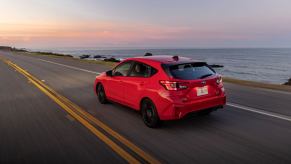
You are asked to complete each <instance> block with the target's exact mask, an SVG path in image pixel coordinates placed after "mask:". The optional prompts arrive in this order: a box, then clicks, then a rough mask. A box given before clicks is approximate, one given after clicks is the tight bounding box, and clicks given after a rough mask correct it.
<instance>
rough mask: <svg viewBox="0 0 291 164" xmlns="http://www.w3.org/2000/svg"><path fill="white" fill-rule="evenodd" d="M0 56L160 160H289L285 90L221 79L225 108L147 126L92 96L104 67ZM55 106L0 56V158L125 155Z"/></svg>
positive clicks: (92, 159)
mask: <svg viewBox="0 0 291 164" xmlns="http://www.w3.org/2000/svg"><path fill="white" fill-rule="evenodd" d="M0 57H5V58H6V59H9V60H10V61H12V62H13V63H15V64H17V65H18V66H20V67H21V68H23V69H25V70H27V71H28V72H29V73H31V74H32V75H34V76H35V77H36V78H38V79H39V80H42V81H43V82H44V83H45V84H46V85H48V86H50V87H51V88H52V89H54V90H55V91H56V92H58V93H59V94H61V95H63V96H64V97H66V98H68V99H69V100H70V101H72V102H73V103H75V104H77V105H78V106H80V107H81V108H82V109H84V110H86V111H87V112H88V113H90V114H91V115H92V116H94V117H95V118H98V119H99V120H100V121H102V122H103V123H104V124H106V125H108V126H109V127H110V128H111V129H113V130H115V131H116V132H117V133H118V134H120V135H122V136H124V137H125V138H127V139H128V140H129V141H131V142H132V143H134V144H135V145H136V146H137V147H139V148H140V149H142V150H143V151H144V152H147V153H148V154H149V155H150V156H152V157H154V158H155V159H157V160H159V161H160V162H161V163H291V119H290V118H291V94H290V93H287V92H280V91H273V90H267V89H258V88H252V87H245V86H240V85H235V84H228V83H226V84H225V87H226V91H227V95H228V102H229V103H230V105H227V106H226V107H225V108H224V109H222V110H219V111H216V112H214V113H212V114H211V115H210V116H205V117H198V116H189V117H187V118H185V119H182V120H178V121H170V122H165V123H163V126H162V127H161V128H158V129H150V128H147V127H146V126H145V125H144V124H143V122H142V120H141V118H140V115H139V113H137V112H135V111H133V110H131V109H129V108H127V107H124V106H121V105H119V104H115V103H112V104H107V105H101V104H99V103H98V101H97V99H96V96H95V94H94V91H93V82H94V79H95V76H96V75H97V74H96V72H102V71H105V70H107V69H109V68H108V67H105V66H102V65H96V64H92V63H87V62H80V61H77V60H71V59H64V58H53V57H46V56H25V55H19V54H17V53H11V52H4V51H0ZM231 104H234V105H232V106H231ZM236 105H239V106H241V107H234V106H236ZM61 108H62V107H60V106H59V105H57V104H56V103H55V102H54V101H52V100H51V99H50V98H49V97H48V96H46V95H45V94H44V93H42V92H41V91H40V90H39V89H38V88H36V87H35V86H34V85H32V84H31V83H30V82H29V81H28V80H27V79H26V78H25V77H24V76H23V75H21V74H20V73H19V72H16V71H15V70H14V69H13V68H11V67H10V66H8V65H7V64H5V63H3V62H2V61H0V163H1V164H2V163H14V162H17V163H34V162H35V163H56V162H59V163H72V162H73V163H98V162H99V163H101V162H102V163H104V162H107V163H123V162H126V160H124V158H122V157H121V156H120V155H118V154H117V153H116V152H114V151H112V149H111V148H110V147H109V146H108V145H107V144H105V143H104V142H102V141H101V140H100V139H99V138H98V137H96V136H94V135H93V134H92V133H91V132H90V131H89V130H88V129H87V128H86V127H84V126H83V125H81V124H80V123H79V122H78V121H77V120H76V119H74V118H73V117H71V116H70V115H69V114H68V113H67V112H65V111H64V110H62V109H61ZM246 109H251V110H255V111H249V110H246ZM256 111H260V112H261V113H258V112H256ZM274 116H275V117H274ZM276 116H280V117H276ZM284 118H285V119H284ZM288 119H290V120H288ZM105 134H106V133H105ZM106 135H107V136H108V137H109V138H110V139H112V140H113V141H114V142H116V143H117V144H118V145H120V146H121V147H122V148H123V149H124V150H126V151H127V152H129V153H130V154H131V155H132V156H134V157H135V158H137V159H138V160H139V161H141V162H145V161H146V160H143V159H141V157H138V155H136V154H135V153H134V152H133V151H131V150H129V148H127V147H126V146H123V145H122V144H120V142H119V141H118V140H116V139H114V138H112V137H111V136H110V135H108V134H106Z"/></svg>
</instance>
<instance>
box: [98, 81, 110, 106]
mask: <svg viewBox="0 0 291 164" xmlns="http://www.w3.org/2000/svg"><path fill="white" fill-rule="evenodd" d="M97 96H98V100H99V102H100V103H101V104H106V103H107V102H108V101H107V97H106V94H105V90H104V87H103V85H102V84H98V86H97Z"/></svg>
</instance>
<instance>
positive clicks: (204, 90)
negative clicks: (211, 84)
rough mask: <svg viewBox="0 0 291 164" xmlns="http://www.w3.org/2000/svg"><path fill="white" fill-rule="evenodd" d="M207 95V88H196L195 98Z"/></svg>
mask: <svg viewBox="0 0 291 164" xmlns="http://www.w3.org/2000/svg"><path fill="white" fill-rule="evenodd" d="M207 94H208V88H207V87H206V86H205V87H199V88H197V96H203V95H207Z"/></svg>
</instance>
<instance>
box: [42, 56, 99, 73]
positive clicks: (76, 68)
mask: <svg viewBox="0 0 291 164" xmlns="http://www.w3.org/2000/svg"><path fill="white" fill-rule="evenodd" d="M39 60H41V61H43V62H47V63H51V64H55V65H60V66H63V67H67V68H71V69H74V70H78V71H83V72H88V73H93V74H97V75H99V74H100V72H94V71H89V70H86V69H82V68H78V67H74V66H69V65H65V64H61V63H56V62H52V61H48V60H44V59H39Z"/></svg>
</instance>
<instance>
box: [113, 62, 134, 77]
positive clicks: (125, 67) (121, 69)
mask: <svg viewBox="0 0 291 164" xmlns="http://www.w3.org/2000/svg"><path fill="white" fill-rule="evenodd" d="M131 65H132V62H125V63H122V64H120V65H119V66H117V67H116V68H115V69H114V70H113V72H112V75H113V76H127V73H128V71H129V70H130V67H131Z"/></svg>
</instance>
